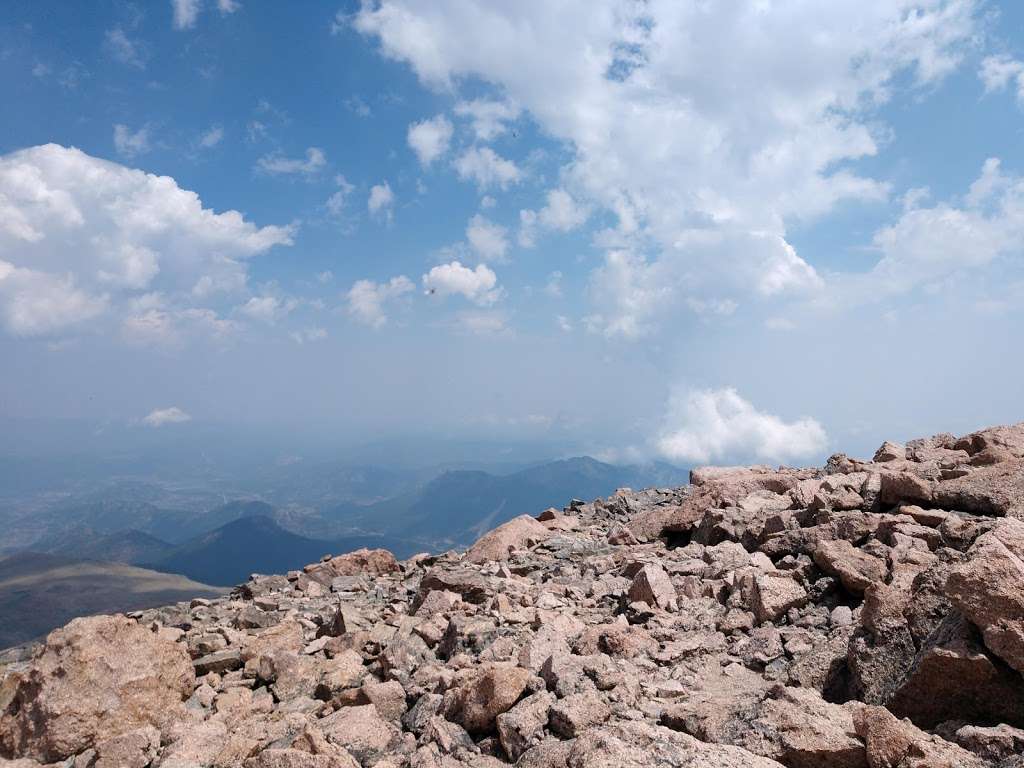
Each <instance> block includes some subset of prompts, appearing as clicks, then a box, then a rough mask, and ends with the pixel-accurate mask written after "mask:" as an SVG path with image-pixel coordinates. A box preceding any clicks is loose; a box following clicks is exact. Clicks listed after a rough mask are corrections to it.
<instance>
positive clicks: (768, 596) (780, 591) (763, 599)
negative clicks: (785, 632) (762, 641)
mask: <svg viewBox="0 0 1024 768" xmlns="http://www.w3.org/2000/svg"><path fill="white" fill-rule="evenodd" d="M751 579H752V587H751V598H750V600H751V602H750V607H751V610H752V611H753V613H754V616H755V617H756V618H757V620H758V622H765V621H775V619H777V618H779V617H780V616H782V615H783V614H785V613H786V611H788V610H789V609H790V608H799V607H801V606H803V605H805V604H806V603H807V599H808V597H807V590H805V589H804V588H803V587H802V586H800V585H799V584H798V583H797V582H796V581H795V580H794V579H792V578H790V577H789V576H788V575H786V574H784V573H765V574H760V575H757V576H753V577H751Z"/></svg>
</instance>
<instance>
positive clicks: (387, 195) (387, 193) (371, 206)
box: [366, 181, 395, 221]
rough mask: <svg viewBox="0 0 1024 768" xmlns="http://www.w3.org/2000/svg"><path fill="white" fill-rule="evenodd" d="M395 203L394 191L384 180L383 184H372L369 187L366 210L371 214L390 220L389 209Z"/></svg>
mask: <svg viewBox="0 0 1024 768" xmlns="http://www.w3.org/2000/svg"><path fill="white" fill-rule="evenodd" d="M394 205H395V193H394V192H392V191H391V185H390V184H388V183H387V182H386V181H385V182H384V183H383V184H374V185H373V186H372V187H371V188H370V196H369V197H368V198H367V200H366V210H368V211H369V212H370V215H371V216H379V217H383V218H385V219H387V221H391V216H392V213H391V209H392V208H393V207H394Z"/></svg>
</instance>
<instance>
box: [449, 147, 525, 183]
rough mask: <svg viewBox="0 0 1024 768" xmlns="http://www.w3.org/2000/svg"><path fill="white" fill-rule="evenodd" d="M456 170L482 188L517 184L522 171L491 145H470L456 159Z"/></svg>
mask: <svg viewBox="0 0 1024 768" xmlns="http://www.w3.org/2000/svg"><path fill="white" fill-rule="evenodd" d="M455 171H456V173H458V174H459V178H460V179H463V180H464V181H473V182H475V183H476V185H477V186H478V187H479V188H480V189H488V188H490V187H500V188H501V189H505V188H506V187H508V185H509V184H516V183H518V182H519V181H520V180H521V178H522V172H521V171H520V170H519V168H518V167H517V166H516V164H515V163H513V162H512V161H511V160H506V159H505V158H503V157H502V156H501V155H499V154H498V153H497V152H495V151H494V150H493V149H491V148H490V147H470V148H469V149H467V150H466V151H465V152H463V153H462V154H461V155H459V156H458V157H457V158H456V159H455Z"/></svg>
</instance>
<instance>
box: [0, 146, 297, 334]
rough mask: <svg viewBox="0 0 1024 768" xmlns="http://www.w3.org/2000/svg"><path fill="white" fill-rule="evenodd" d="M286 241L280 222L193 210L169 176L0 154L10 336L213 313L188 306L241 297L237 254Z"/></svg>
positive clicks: (93, 162) (39, 153) (53, 150)
mask: <svg viewBox="0 0 1024 768" xmlns="http://www.w3.org/2000/svg"><path fill="white" fill-rule="evenodd" d="M291 237H292V229H291V228H290V227H276V226H268V227H258V226H256V225H254V224H252V223H251V222H249V221H246V220H245V219H244V218H243V217H242V215H241V214H240V213H238V212H237V211H226V212H224V213H215V212H214V211H212V210H210V209H208V208H204V207H203V205H202V202H201V201H200V199H199V197H198V195H196V193H194V192H191V191H188V190H184V189H181V188H180V187H178V185H177V183H176V182H175V181H174V179H172V178H169V177H166V176H154V175H152V174H148V173H144V172H143V171H139V170H134V169H131V168H126V167H125V166H122V165H118V164H117V163H112V162H108V161H105V160H100V159H97V158H94V157H90V156H89V155H86V154H85V153H83V152H81V151H79V150H77V149H73V148H67V147H62V146H59V145H56V144H47V145H44V146H39V147H32V148H30V149H24V150H19V151H17V152H13V153H11V154H8V155H3V156H0V316H2V317H3V318H4V324H5V326H6V328H7V329H8V330H9V331H10V332H12V333H16V334H19V335H35V334H49V333H55V332H59V331H62V330H64V329H68V328H71V327H74V326H78V325H82V324H83V323H85V322H86V321H88V320H92V319H95V318H98V317H100V316H101V315H103V314H105V313H106V312H107V311H112V312H113V313H114V315H115V317H118V318H121V319H124V320H125V322H128V321H129V320H131V322H132V323H134V324H135V325H136V326H139V327H149V328H154V327H167V326H168V324H171V323H172V322H173V320H174V319H175V318H186V317H188V314H187V313H193V315H194V312H193V310H194V311H200V310H201V311H205V312H214V314H216V307H211V306H201V305H200V302H209V301H212V300H215V299H216V298H217V297H218V296H220V295H223V294H225V293H227V294H231V293H237V292H239V291H240V290H243V289H244V287H245V281H246V272H247V269H246V264H245V261H246V259H248V258H249V257H250V256H253V255H256V254H259V253H264V252H266V251H267V250H269V249H270V248H272V247H273V246H275V245H290V244H291V242H292V241H291ZM144 296H145V297H148V298H147V299H146V301H144V302H143V301H141V299H142V297H144ZM183 313H185V314H183Z"/></svg>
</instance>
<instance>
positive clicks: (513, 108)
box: [455, 99, 520, 142]
mask: <svg viewBox="0 0 1024 768" xmlns="http://www.w3.org/2000/svg"><path fill="white" fill-rule="evenodd" d="M519 113H520V109H519V107H518V106H517V105H515V104H512V103H511V102H508V101H494V100H491V99H473V100H472V101H460V102H459V103H458V104H456V105H455V114H456V115H458V116H459V117H464V118H468V119H469V120H470V121H471V125H472V126H473V132H474V133H475V134H476V138H477V139H478V140H479V141H485V142H486V141H492V140H493V139H496V138H497V137H498V136H500V135H501V134H503V133H505V131H506V130H508V123H510V122H512V121H513V120H515V119H516V118H517V117H518V116H519Z"/></svg>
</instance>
